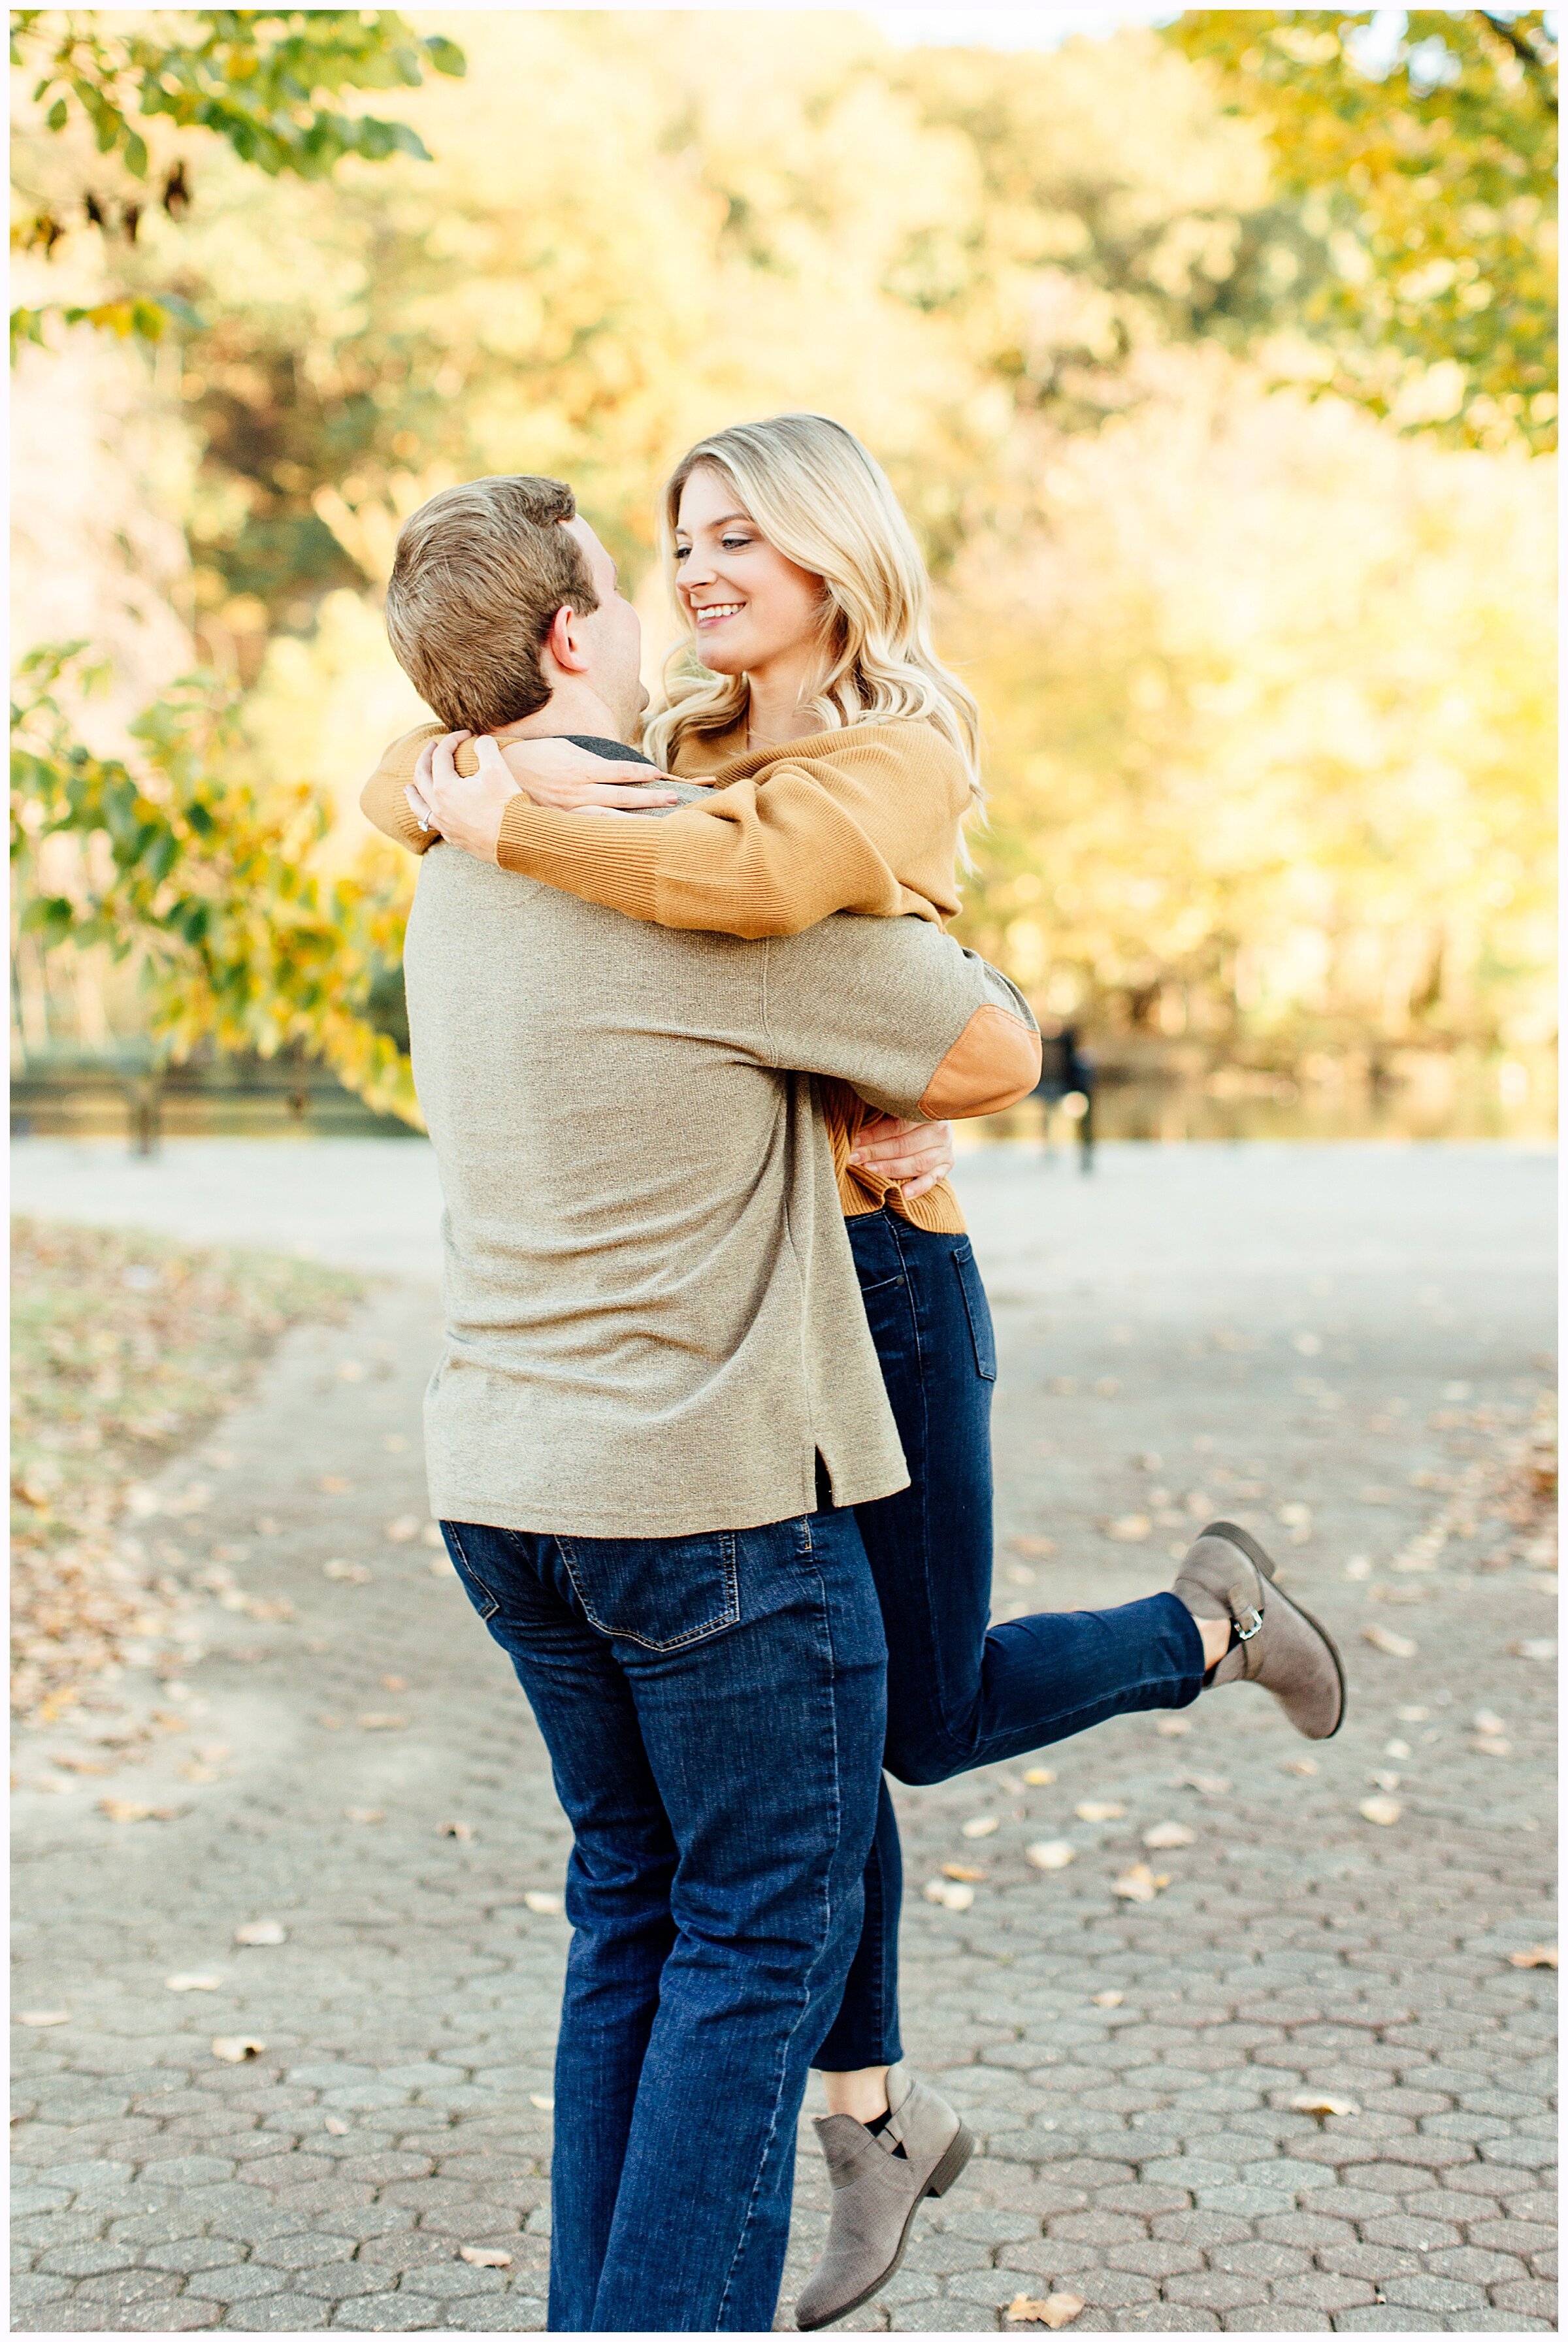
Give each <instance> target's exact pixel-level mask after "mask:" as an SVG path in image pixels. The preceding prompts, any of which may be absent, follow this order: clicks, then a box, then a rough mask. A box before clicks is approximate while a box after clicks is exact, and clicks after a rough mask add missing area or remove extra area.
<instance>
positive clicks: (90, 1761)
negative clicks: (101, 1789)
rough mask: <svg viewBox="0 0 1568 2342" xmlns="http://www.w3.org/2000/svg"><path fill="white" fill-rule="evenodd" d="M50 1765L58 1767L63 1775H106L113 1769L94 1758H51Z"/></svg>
mask: <svg viewBox="0 0 1568 2342" xmlns="http://www.w3.org/2000/svg"><path fill="white" fill-rule="evenodd" d="M49 1762H50V1763H51V1765H58V1767H60V1770H61V1771H62V1772H63V1773H108V1772H112V1771H113V1769H114V1768H113V1767H112V1766H109V1765H101V1764H100V1763H99V1762H98V1760H97V1758H96V1757H50V1759H49Z"/></svg>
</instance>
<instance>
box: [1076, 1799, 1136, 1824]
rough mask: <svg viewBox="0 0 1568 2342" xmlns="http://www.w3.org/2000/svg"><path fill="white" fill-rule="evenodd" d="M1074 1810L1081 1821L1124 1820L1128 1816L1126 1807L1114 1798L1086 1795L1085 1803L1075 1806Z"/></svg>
mask: <svg viewBox="0 0 1568 2342" xmlns="http://www.w3.org/2000/svg"><path fill="white" fill-rule="evenodd" d="M1073 1810H1074V1813H1075V1814H1076V1815H1077V1817H1078V1819H1079V1820H1080V1821H1081V1822H1119V1821H1124V1820H1125V1819H1126V1816H1127V1808H1126V1807H1125V1806H1119V1805H1117V1803H1116V1802H1115V1800H1114V1798H1109V1799H1104V1798H1096V1797H1085V1798H1084V1802H1083V1804H1082V1805H1081V1806H1074V1808H1073Z"/></svg>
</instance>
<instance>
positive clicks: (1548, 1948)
mask: <svg viewBox="0 0 1568 2342" xmlns="http://www.w3.org/2000/svg"><path fill="white" fill-rule="evenodd" d="M1508 1965H1509V1967H1512V1968H1554V1967H1556V1965H1557V1947H1556V1945H1555V1944H1532V1945H1531V1947H1530V1949H1529V1950H1528V1951H1527V1952H1510V1953H1509V1955H1508ZM30 2021H31V2022H34V2023H35V2022H36V2019H32V2020H29V2019H28V2018H27V2017H24V2018H23V2019H22V2022H23V2024H24V2025H25V2024H27V2023H29V2022H30Z"/></svg>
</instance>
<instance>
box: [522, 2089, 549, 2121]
mask: <svg viewBox="0 0 1568 2342" xmlns="http://www.w3.org/2000/svg"><path fill="white" fill-rule="evenodd" d="M528 2103H529V2105H530V2106H531V2107H538V2109H539V2111H540V2113H541V2114H542V2115H553V2114H554V2111H555V2101H554V2098H549V2097H544V2095H543V2094H542V2093H541V2092H540V2091H537V2090H530V2091H529V2093H528Z"/></svg>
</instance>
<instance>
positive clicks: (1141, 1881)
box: [1111, 1862, 1170, 1903]
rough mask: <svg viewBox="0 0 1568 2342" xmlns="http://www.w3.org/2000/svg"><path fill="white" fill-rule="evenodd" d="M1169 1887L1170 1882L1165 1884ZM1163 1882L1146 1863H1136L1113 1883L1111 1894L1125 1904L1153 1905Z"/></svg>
mask: <svg viewBox="0 0 1568 2342" xmlns="http://www.w3.org/2000/svg"><path fill="white" fill-rule="evenodd" d="M1163 1883H1164V1884H1165V1885H1167V1886H1168V1885H1169V1883H1170V1882H1169V1880H1166V1881H1164V1882H1163ZM1161 1885H1162V1881H1161V1880H1159V1879H1158V1878H1156V1877H1155V1876H1154V1872H1153V1871H1152V1870H1151V1869H1150V1867H1149V1866H1148V1864H1147V1863H1146V1862H1135V1863H1134V1865H1133V1867H1132V1868H1131V1870H1124V1872H1123V1873H1122V1876H1121V1877H1120V1878H1117V1879H1115V1880H1114V1881H1113V1882H1112V1887H1111V1892H1112V1894H1113V1895H1117V1896H1120V1897H1121V1899H1122V1901H1123V1902H1124V1903H1152V1902H1153V1901H1154V1897H1155V1896H1156V1895H1157V1894H1158V1893H1159V1891H1160V1887H1161Z"/></svg>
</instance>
